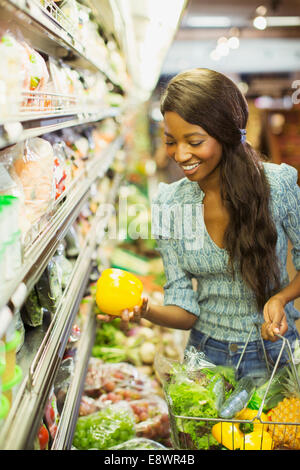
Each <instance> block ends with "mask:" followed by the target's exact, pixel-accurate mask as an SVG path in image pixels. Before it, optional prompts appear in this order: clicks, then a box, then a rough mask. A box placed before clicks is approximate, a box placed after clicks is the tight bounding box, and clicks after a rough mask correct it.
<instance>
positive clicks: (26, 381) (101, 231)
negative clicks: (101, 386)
mask: <svg viewBox="0 0 300 470" xmlns="http://www.w3.org/2000/svg"><path fill="white" fill-rule="evenodd" d="M119 186H120V176H119V175H117V176H116V177H115V181H114V184H113V188H112V190H111V194H110V196H109V201H110V202H113V201H114V199H115V198H116V197H117V194H118V189H119ZM109 217H110V214H106V216H105V217H103V215H101V214H100V215H99V214H98V215H97V214H96V215H95V217H94V220H93V223H92V227H91V230H90V232H89V235H88V237H87V238H86V240H85V245H84V247H83V248H82V250H81V252H80V254H79V256H78V258H77V260H76V263H75V265H74V268H73V272H72V276H71V279H70V282H69V285H68V286H67V287H66V289H65V291H64V295H63V297H62V299H61V301H60V303H59V305H58V307H57V311H56V313H55V315H54V316H53V318H52V319H49V318H47V317H46V318H45V321H44V324H43V325H42V327H41V328H36V329H34V331H31V332H30V338H27V341H25V345H24V346H23V347H22V349H21V351H20V353H19V355H18V364H19V365H20V366H21V368H22V370H23V374H24V378H23V381H22V383H21V385H20V387H19V389H18V392H17V395H16V396H15V398H14V401H13V406H12V408H11V410H10V413H9V416H8V418H7V419H6V422H5V424H4V426H3V428H2V429H1V434H0V448H1V449H3V450H21V449H26V448H30V446H31V444H32V441H33V439H34V437H35V435H36V432H37V428H38V425H39V422H40V419H41V417H42V413H43V409H44V405H45V401H46V399H47V396H48V394H49V390H50V387H51V384H52V383H53V380H54V379H55V376H56V373H57V370H58V368H59V366H60V363H61V360H62V357H63V354H64V351H65V347H66V343H67V341H68V338H69V335H70V332H71V328H72V325H73V323H74V320H75V317H76V314H77V312H78V307H79V304H80V301H81V298H82V296H83V294H84V292H85V289H86V286H87V283H88V279H89V274H90V269H91V259H92V255H93V251H94V249H95V246H96V244H97V243H99V242H100V241H101V239H103V237H104V235H105V228H106V227H107V224H108V221H109ZM90 315H91V316H92V313H91V314H90ZM91 321H92V318H91V319H90V320H89V322H91ZM90 328H91V325H89V330H88V331H89V332H91V330H90ZM84 331H85V330H84ZM92 340H93V334H91V335H89V336H87V333H86V332H85V333H84V335H83V338H82V340H81V343H82V342H84V345H83V346H80V348H81V349H82V348H83V349H84V351H85V353H84V354H83V353H80V354H79V360H77V372H76V376H75V381H74V383H73V384H72V387H71V392H70V393H69V397H68V400H67V403H66V405H67V409H66V410H65V411H64V412H63V415H62V421H61V423H60V426H61V427H59V434H58V436H59V438H57V439H56V441H55V442H56V444H55V447H56V448H60V446H62V447H63V446H64V445H65V444H64V443H65V442H70V440H71V438H72V436H70V435H69V434H68V433H67V431H68V429H69V427H70V426H71V429H72V427H74V426H72V423H73V421H74V419H76V418H77V415H74V414H73V413H74V409H75V410H76V406H77V407H78V406H79V403H78V400H80V393H79V390H80V387H81V386H82V380H83V378H84V369H85V367H86V361H87V359H88V351H89V349H90V347H91V345H92ZM26 344H27V346H26ZM81 349H80V351H81ZM77 387H79V389H78V388H77ZM70 400H71V401H70ZM73 400H75V401H73ZM72 420H73V421H72ZM73 425H74V423H73Z"/></svg>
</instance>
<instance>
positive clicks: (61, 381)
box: [53, 357, 75, 415]
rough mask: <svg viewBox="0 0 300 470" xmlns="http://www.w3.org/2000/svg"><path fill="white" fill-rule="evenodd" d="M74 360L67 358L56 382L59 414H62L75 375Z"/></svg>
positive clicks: (61, 366)
mask: <svg viewBox="0 0 300 470" xmlns="http://www.w3.org/2000/svg"><path fill="white" fill-rule="evenodd" d="M74 367H75V363H74V359H73V358H72V357H67V358H65V359H63V361H62V362H61V365H60V368H59V369H58V372H57V375H56V377H55V382H54V389H53V391H54V395H55V397H56V407H57V411H58V414H59V415H60V414H61V413H62V410H63V407H64V403H65V399H66V395H67V392H68V389H69V386H70V383H71V381H72V379H73V375H74Z"/></svg>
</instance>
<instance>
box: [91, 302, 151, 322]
mask: <svg viewBox="0 0 300 470" xmlns="http://www.w3.org/2000/svg"><path fill="white" fill-rule="evenodd" d="M148 309H149V305H148V298H147V297H143V299H142V304H141V306H138V305H137V306H136V307H134V308H133V309H132V310H128V309H125V310H123V312H122V315H121V320H122V323H123V325H124V326H125V327H126V326H128V323H129V322H131V321H133V322H135V323H139V321H140V320H141V319H142V318H145V317H146V316H147V313H148ZM97 318H98V320H101V321H103V322H105V323H109V322H111V321H112V320H114V319H115V318H118V317H116V316H115V315H102V314H99V315H97Z"/></svg>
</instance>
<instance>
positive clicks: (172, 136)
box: [164, 111, 222, 183]
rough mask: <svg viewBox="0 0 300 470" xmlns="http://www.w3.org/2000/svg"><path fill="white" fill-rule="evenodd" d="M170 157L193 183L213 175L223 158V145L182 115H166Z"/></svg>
mask: <svg viewBox="0 0 300 470" xmlns="http://www.w3.org/2000/svg"><path fill="white" fill-rule="evenodd" d="M164 122H165V136H166V142H165V143H166V147H167V154H168V155H169V157H171V158H172V159H174V160H175V161H176V163H178V165H180V167H181V168H182V170H183V171H184V174H185V176H187V177H188V178H191V180H192V181H197V182H199V183H200V182H204V180H207V179H208V177H211V176H212V173H213V172H214V170H215V169H216V168H217V167H218V166H219V163H220V160H221V157H222V146H221V144H220V143H219V142H218V141H217V140H216V139H214V138H213V137H212V136H210V135H209V134H208V133H207V132H206V131H205V130H204V129H203V128H202V127H200V126H198V125H195V124H191V123H189V122H187V121H185V120H184V119H183V118H182V117H181V116H179V114H177V113H175V112H173V111H167V112H166V113H165V114H164Z"/></svg>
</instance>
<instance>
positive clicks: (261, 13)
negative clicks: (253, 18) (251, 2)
mask: <svg viewBox="0 0 300 470" xmlns="http://www.w3.org/2000/svg"><path fill="white" fill-rule="evenodd" d="M255 11H256V14H257V16H265V14H266V13H267V8H266V7H265V6H264V5H260V6H259V7H257V8H256V10H255Z"/></svg>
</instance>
